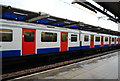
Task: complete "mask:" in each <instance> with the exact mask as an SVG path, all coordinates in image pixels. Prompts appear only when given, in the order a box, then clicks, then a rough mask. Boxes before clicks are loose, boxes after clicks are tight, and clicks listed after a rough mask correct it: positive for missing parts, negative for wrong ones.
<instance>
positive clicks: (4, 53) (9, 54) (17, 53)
mask: <svg viewBox="0 0 120 81" xmlns="http://www.w3.org/2000/svg"><path fill="white" fill-rule="evenodd" d="M20 54H21V51H20V50H7V51H0V57H13V56H20Z"/></svg>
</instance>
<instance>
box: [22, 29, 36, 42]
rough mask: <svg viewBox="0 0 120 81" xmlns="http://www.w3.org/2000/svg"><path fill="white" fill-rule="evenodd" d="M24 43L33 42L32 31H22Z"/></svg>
mask: <svg viewBox="0 0 120 81" xmlns="http://www.w3.org/2000/svg"><path fill="white" fill-rule="evenodd" d="M24 41H25V42H34V31H24Z"/></svg>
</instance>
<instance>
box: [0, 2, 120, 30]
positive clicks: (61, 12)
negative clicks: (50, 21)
mask: <svg viewBox="0 0 120 81" xmlns="http://www.w3.org/2000/svg"><path fill="white" fill-rule="evenodd" d="M63 1H64V2H63ZM72 1H73V0H0V4H2V5H10V6H12V7H16V8H20V9H25V10H29V11H34V12H46V13H48V14H51V15H53V16H57V17H61V18H66V19H69V20H74V21H80V22H84V23H86V24H91V25H94V26H101V27H103V28H107V29H112V30H115V31H118V25H117V24H116V23H113V22H111V21H106V20H102V19H100V20H98V18H97V17H99V16H101V14H100V13H98V14H97V15H93V14H91V13H88V12H86V11H83V10H81V9H79V8H76V7H74V6H72V5H71V4H70V3H71V2H72Z"/></svg>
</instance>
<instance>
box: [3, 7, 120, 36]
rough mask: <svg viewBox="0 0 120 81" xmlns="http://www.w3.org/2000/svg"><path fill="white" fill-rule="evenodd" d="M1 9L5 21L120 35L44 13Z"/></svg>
mask: <svg viewBox="0 0 120 81" xmlns="http://www.w3.org/2000/svg"><path fill="white" fill-rule="evenodd" d="M1 7H2V18H3V19H8V20H15V21H22V22H28V23H35V24H43V25H49V26H55V27H63V28H70V29H78V30H85V31H92V32H97V33H104V34H111V35H120V32H118V31H112V30H108V29H104V28H101V27H96V26H92V25H89V24H85V23H83V22H77V21H72V20H69V19H64V18H59V17H55V16H52V15H49V14H47V13H43V12H39V13H36V12H32V11H26V10H22V9H18V8H13V7H11V6H3V5H1Z"/></svg>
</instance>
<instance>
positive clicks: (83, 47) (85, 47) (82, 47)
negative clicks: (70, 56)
mask: <svg viewBox="0 0 120 81" xmlns="http://www.w3.org/2000/svg"><path fill="white" fill-rule="evenodd" d="M89 48H90V46H81V49H89Z"/></svg>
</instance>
